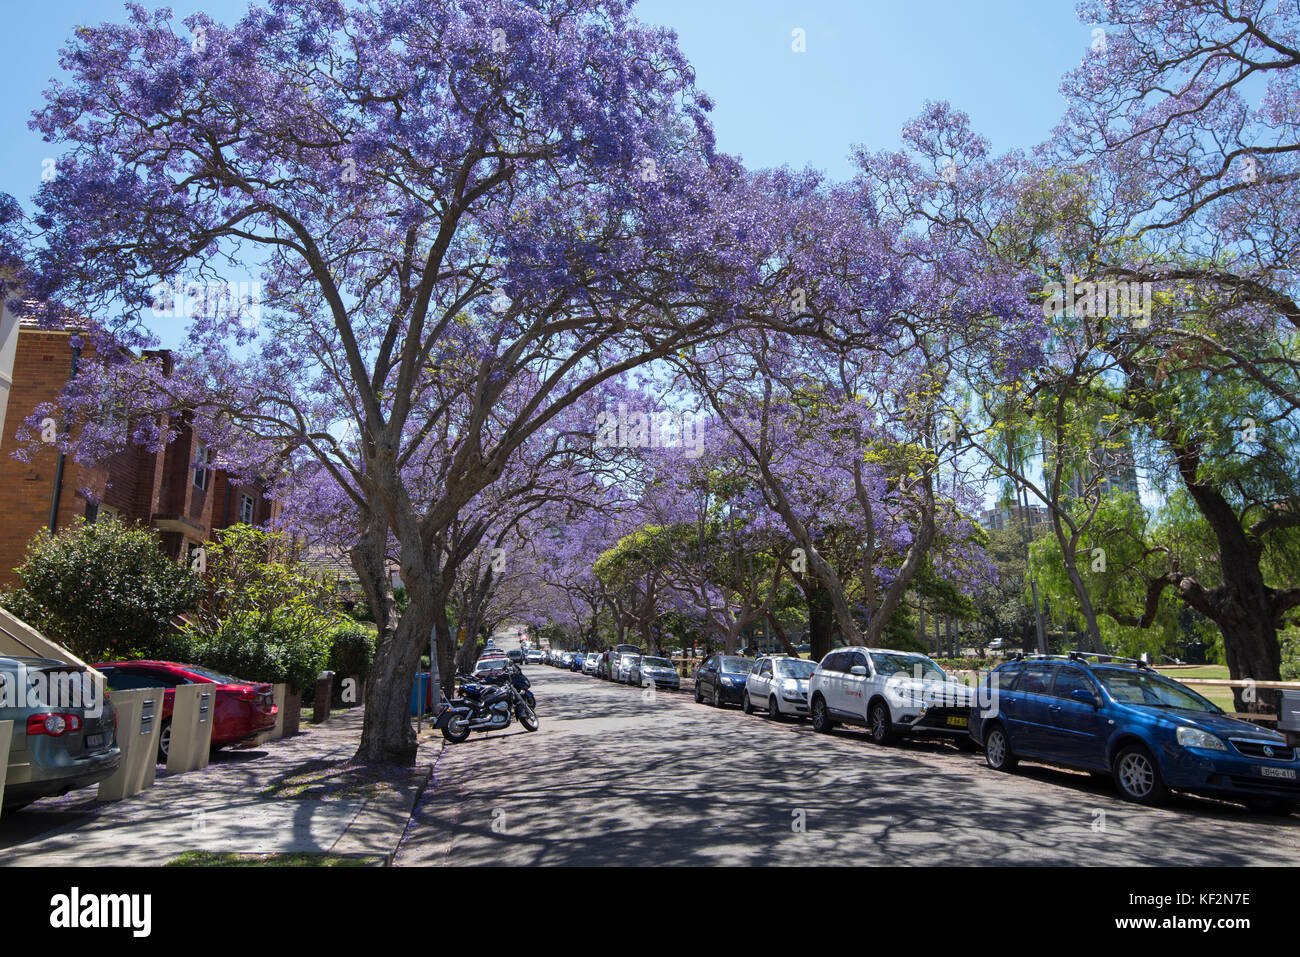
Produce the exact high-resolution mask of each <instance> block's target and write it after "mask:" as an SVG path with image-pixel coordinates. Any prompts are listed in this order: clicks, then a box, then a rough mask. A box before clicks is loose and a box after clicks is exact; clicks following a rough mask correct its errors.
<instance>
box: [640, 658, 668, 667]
mask: <svg viewBox="0 0 1300 957" xmlns="http://www.w3.org/2000/svg"><path fill="white" fill-rule="evenodd" d="M641 666H642V667H643V668H671V667H672V666H673V663H672V662H671V661H669V660H668V659H667V658H642V659H641Z"/></svg>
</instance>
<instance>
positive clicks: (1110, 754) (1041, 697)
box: [970, 652, 1300, 814]
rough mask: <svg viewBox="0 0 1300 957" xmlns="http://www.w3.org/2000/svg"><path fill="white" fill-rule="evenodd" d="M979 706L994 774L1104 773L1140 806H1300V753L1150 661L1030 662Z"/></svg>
mask: <svg viewBox="0 0 1300 957" xmlns="http://www.w3.org/2000/svg"><path fill="white" fill-rule="evenodd" d="M1089 659H1096V660H1095V661H1092V660H1089ZM979 701H980V703H979V704H978V705H977V706H976V707H975V708H973V709H972V713H971V725H970V732H971V736H972V737H974V738H975V740H976V742H978V743H979V744H981V745H982V746H983V747H984V755H985V760H986V762H987V763H988V766H989V767H991V768H993V769H994V770H997V771H1010V770H1012V769H1014V768H1015V766H1016V764H1017V762H1018V761H1019V760H1020V759H1021V758H1025V759H1028V760H1031V761H1039V762H1042V763H1045V764H1058V765H1063V766H1066V767H1071V768H1078V769H1081V770H1085V771H1092V772H1094V773H1104V774H1108V775H1110V776H1111V777H1112V778H1113V779H1114V781H1115V785H1116V787H1117V788H1118V789H1119V792H1120V794H1121V795H1122V796H1123V797H1125V798H1127V799H1128V800H1130V801H1136V802H1138V803H1139V804H1156V803H1159V802H1160V801H1162V800H1163V799H1165V798H1166V797H1167V796H1168V794H1169V792H1170V791H1186V792H1189V793H1194V794H1204V795H1209V796H1212V797H1218V798H1226V799H1228V800H1232V801H1240V802H1242V803H1244V804H1246V805H1248V806H1249V807H1252V808H1255V809H1257V810H1260V811H1266V812H1273V813H1282V814H1289V813H1291V812H1293V811H1295V810H1296V809H1297V807H1300V757H1298V756H1297V753H1296V752H1297V748H1295V747H1293V746H1292V745H1290V744H1289V743H1288V742H1287V739H1286V738H1285V737H1283V736H1282V735H1280V734H1277V733H1275V732H1273V731H1269V730H1268V729H1266V728H1261V727H1259V726H1258V725H1254V724H1251V723H1249V722H1247V721H1241V720H1238V719H1237V718H1233V717H1230V716H1228V715H1227V714H1225V713H1224V712H1223V710H1222V709H1220V708H1219V707H1218V706H1216V705H1214V704H1212V703H1211V702H1209V701H1207V700H1206V699H1205V698H1203V697H1201V696H1200V695H1198V694H1197V693H1196V692H1195V691H1192V690H1191V689H1190V688H1188V687H1187V686H1186V685H1182V684H1179V683H1178V682H1177V681H1173V680H1172V679H1170V678H1166V677H1165V676H1164V675H1161V674H1158V673H1157V672H1156V671H1154V670H1152V669H1151V668H1150V667H1148V666H1147V665H1146V664H1145V662H1139V661H1132V660H1131V659H1116V658H1108V657H1107V656H1097V655H1086V656H1085V655H1083V654H1080V653H1077V652H1076V653H1073V654H1071V655H1069V656H1066V657H1059V656H1045V655H1039V656H1024V657H1020V658H1018V659H1015V660H1012V661H1010V662H1008V663H1006V664H1004V665H1002V666H1001V667H1000V668H998V669H997V670H996V671H993V672H992V673H991V674H990V675H989V676H988V678H986V679H985V682H984V685H983V686H982V687H981V689H980V695H979Z"/></svg>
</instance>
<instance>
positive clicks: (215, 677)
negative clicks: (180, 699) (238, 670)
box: [185, 665, 249, 685]
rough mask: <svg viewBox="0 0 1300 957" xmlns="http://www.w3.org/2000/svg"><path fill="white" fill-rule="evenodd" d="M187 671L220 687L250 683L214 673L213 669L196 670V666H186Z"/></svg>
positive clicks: (218, 672)
mask: <svg viewBox="0 0 1300 957" xmlns="http://www.w3.org/2000/svg"><path fill="white" fill-rule="evenodd" d="M185 670H186V671H188V672H189V673H190V674H195V675H198V676H199V677H201V678H207V679H208V680H209V681H215V682H216V683H217V684H219V685H246V684H249V682H247V681H245V680H244V679H243V678H234V677H231V676H230V675H223V674H222V673H221V672H220V671H213V670H212V669H211V668H196V667H194V665H186V666H185Z"/></svg>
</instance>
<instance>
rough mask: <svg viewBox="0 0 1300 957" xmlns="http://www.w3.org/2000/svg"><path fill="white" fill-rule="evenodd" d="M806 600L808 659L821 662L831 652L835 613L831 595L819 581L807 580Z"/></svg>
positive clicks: (814, 579)
mask: <svg viewBox="0 0 1300 957" xmlns="http://www.w3.org/2000/svg"><path fill="white" fill-rule="evenodd" d="M809 583H810V585H811V587H810V589H809V590H808V591H807V592H806V593H805V596H806V598H807V600H808V657H809V658H810V659H811V660H813V661H821V660H822V659H823V658H825V657H826V655H827V653H828V652H829V651H830V650H831V632H832V631H833V630H834V623H835V611H834V609H833V608H832V607H831V593H830V591H829V590H828V589H827V588H826V586H825V585H823V584H822V583H821V581H820V580H819V579H816V578H812V579H810V580H809Z"/></svg>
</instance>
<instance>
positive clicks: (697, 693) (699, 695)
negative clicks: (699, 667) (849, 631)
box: [695, 681, 704, 704]
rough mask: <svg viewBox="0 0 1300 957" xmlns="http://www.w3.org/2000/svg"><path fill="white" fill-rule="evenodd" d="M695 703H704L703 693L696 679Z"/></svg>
mask: <svg viewBox="0 0 1300 957" xmlns="http://www.w3.org/2000/svg"><path fill="white" fill-rule="evenodd" d="M695 703H696V704H704V695H703V693H702V692H701V691H700V683H699V682H698V681H697V682H695Z"/></svg>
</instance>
